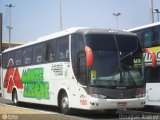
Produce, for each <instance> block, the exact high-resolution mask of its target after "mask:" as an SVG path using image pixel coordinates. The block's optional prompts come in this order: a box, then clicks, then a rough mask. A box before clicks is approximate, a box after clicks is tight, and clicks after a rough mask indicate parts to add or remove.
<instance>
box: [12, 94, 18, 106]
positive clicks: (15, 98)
mask: <svg viewBox="0 0 160 120" xmlns="http://www.w3.org/2000/svg"><path fill="white" fill-rule="evenodd" d="M13 102H14V104H17V102H18V100H17V93H16V92H15V93H14V96H13Z"/></svg>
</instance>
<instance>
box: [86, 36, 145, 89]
mask: <svg viewBox="0 0 160 120" xmlns="http://www.w3.org/2000/svg"><path fill="white" fill-rule="evenodd" d="M86 44H87V45H88V46H89V47H90V48H91V49H92V52H93V61H94V62H93V67H92V68H91V70H90V85H91V86H103V87H118V86H120V87H140V86H144V82H143V80H142V77H141V70H140V69H141V66H140V65H141V61H142V54H141V53H142V51H141V48H140V46H139V42H138V39H137V37H136V36H127V35H103V34H96V35H95V34H94V35H93V34H90V35H87V36H86ZM135 61H138V63H139V64H137V62H135Z"/></svg>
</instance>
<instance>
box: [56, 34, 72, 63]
mask: <svg viewBox="0 0 160 120" xmlns="http://www.w3.org/2000/svg"><path fill="white" fill-rule="evenodd" d="M56 46H57V58H58V60H67V61H68V60H69V38H68V36H65V37H62V38H58V40H57V45H56Z"/></svg>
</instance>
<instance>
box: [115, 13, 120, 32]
mask: <svg viewBox="0 0 160 120" xmlns="http://www.w3.org/2000/svg"><path fill="white" fill-rule="evenodd" d="M113 15H114V16H116V26H117V30H118V17H119V16H120V15H121V13H119V12H117V13H113Z"/></svg>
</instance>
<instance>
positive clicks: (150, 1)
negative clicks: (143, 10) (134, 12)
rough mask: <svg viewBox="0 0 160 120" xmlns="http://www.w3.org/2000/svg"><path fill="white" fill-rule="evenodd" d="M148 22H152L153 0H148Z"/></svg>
mask: <svg viewBox="0 0 160 120" xmlns="http://www.w3.org/2000/svg"><path fill="white" fill-rule="evenodd" d="M149 12H150V23H154V15H153V0H149Z"/></svg>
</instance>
